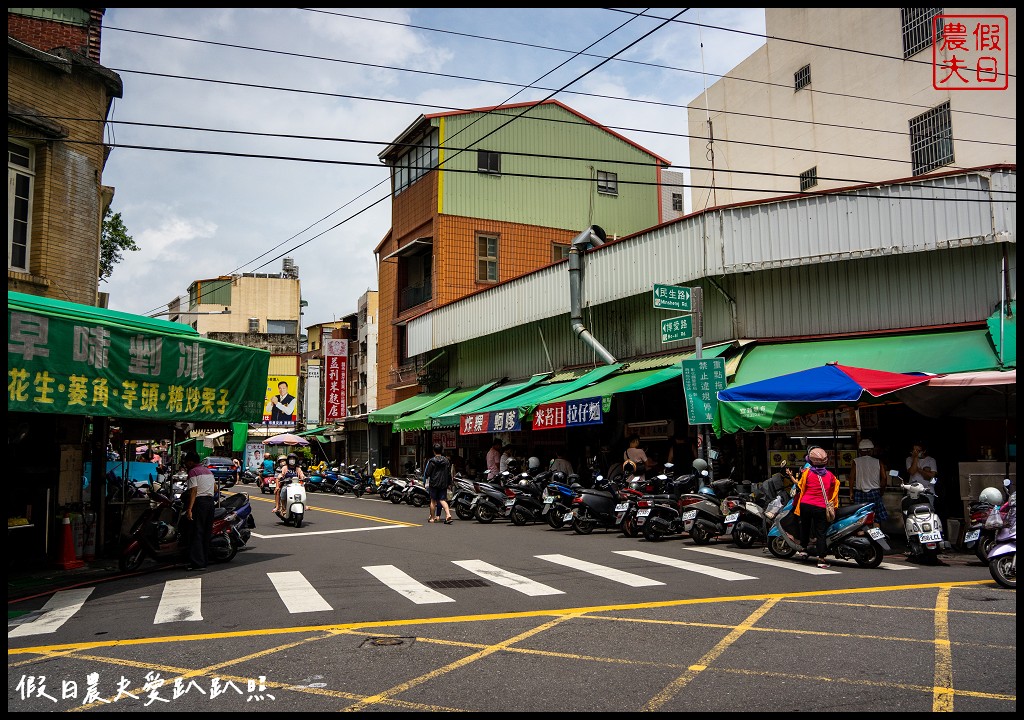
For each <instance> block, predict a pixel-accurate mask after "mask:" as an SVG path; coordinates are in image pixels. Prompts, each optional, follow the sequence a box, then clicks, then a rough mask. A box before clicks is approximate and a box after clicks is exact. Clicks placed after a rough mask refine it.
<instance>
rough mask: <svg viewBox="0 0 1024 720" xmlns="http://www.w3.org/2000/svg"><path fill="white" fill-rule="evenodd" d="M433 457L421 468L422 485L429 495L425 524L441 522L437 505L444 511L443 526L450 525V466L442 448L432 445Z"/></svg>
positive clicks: (435, 444)
mask: <svg viewBox="0 0 1024 720" xmlns="http://www.w3.org/2000/svg"><path fill="white" fill-rule="evenodd" d="M433 450H434V457H432V458H430V459H429V460H427V464H426V466H424V468H423V483H424V484H425V485H426V486H427V491H428V492H429V493H430V515H429V516H428V520H427V522H441V513H440V511H439V510H438V509H437V508H438V505H440V506H441V509H442V510H444V524H445V525H451V524H452V512H451V510H450V509H449V508H448V485H449V483H451V480H452V464H451V463H450V462H449V461H448V458H446V457H445V456H444V448H443V447H441V446H440V445H439V444H437V443H434V447H433Z"/></svg>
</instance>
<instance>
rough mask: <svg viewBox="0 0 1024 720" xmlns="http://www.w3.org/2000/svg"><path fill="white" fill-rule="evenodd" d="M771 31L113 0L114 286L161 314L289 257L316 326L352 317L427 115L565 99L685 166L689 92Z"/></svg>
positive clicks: (739, 23)
mask: <svg viewBox="0 0 1024 720" xmlns="http://www.w3.org/2000/svg"><path fill="white" fill-rule="evenodd" d="M641 13H645V15H643V16H641V15H640V14H641ZM680 13H681V14H680ZM709 26H714V27H709ZM763 33H764V11H763V9H761V8H752V9H729V8H715V9H696V8H692V9H689V10H686V11H685V12H684V11H683V9H682V8H676V9H672V8H653V9H647V11H646V12H645V9H643V8H636V9H607V8H582V9H571V8H548V9H544V8H541V9H530V8H497V9H487V8H469V9H453V8H377V9H357V8H328V9H322V10H316V9H299V8H242V9H223V8H221V9H213V8H163V9H161V8H155V9H148V8H108V9H107V11H106V14H105V15H104V19H103V35H102V47H101V56H100V62H101V64H102V65H103V66H105V67H107V68H109V69H111V70H113V71H115V72H117V73H118V74H119V75H120V77H121V79H122V81H123V83H124V93H123V97H122V98H120V99H116V100H115V102H114V106H113V109H112V111H111V113H110V114H109V116H108V120H111V121H113V122H110V123H109V124H108V127H107V131H106V140H107V142H109V143H111V144H113V145H115V147H114V148H113V150H112V152H111V154H110V157H109V159H108V160H107V164H106V167H105V168H104V171H103V182H104V184H105V185H108V186H111V187H113V188H114V189H115V194H114V199H113V202H112V204H111V209H112V210H113V211H114V212H117V213H120V214H121V218H122V220H123V221H124V224H125V226H126V228H127V231H128V234H130V235H131V236H132V238H133V239H134V240H135V242H136V244H137V245H138V246H139V247H140V248H141V249H140V250H139V251H136V252H125V253H124V257H123V260H122V261H121V262H120V263H119V264H118V265H116V266H115V268H114V272H113V274H112V276H111V277H110V278H109V279H108V280H107V281H106V282H103V283H101V284H100V290H101V291H103V292H108V293H109V294H110V300H109V304H110V307H111V308H113V309H115V310H121V311H125V312H131V313H137V314H140V315H151V314H154V313H158V312H161V311H165V310H166V308H167V304H168V303H169V302H171V301H172V300H173V299H174V298H176V297H178V296H181V295H183V294H185V293H186V291H187V289H188V286H189V285H190V284H191V283H192V282H193V281H194V280H198V279H206V278H212V277H219V276H221V275H231V274H237V273H250V272H257V273H278V272H280V271H281V268H282V262H283V258H286V257H287V258H291V259H292V260H293V261H294V263H295V264H296V265H297V266H298V268H299V278H300V282H301V288H302V298H303V299H304V300H306V301H307V302H308V306H307V307H306V308H305V310H304V314H303V317H302V322H301V325H302V328H303V331H304V330H305V328H307V327H309V326H310V325H314V324H317V323H324V322H331V321H333V320H337V319H340V318H341V317H343V316H345V315H347V314H350V313H353V312H355V311H356V303H357V301H358V299H359V297H360V296H361V295H362V294H363V293H365V292H366V291H367V290H376V289H377V265H376V258H375V256H374V254H373V249H374V247H376V245H377V244H378V243H379V242H380V241H381V239H382V238H383V237H384V236H385V234H386V233H387V231H388V229H389V227H390V225H391V203H390V197H389V179H388V172H387V170H386V168H385V166H384V165H382V164H381V162H380V160H379V159H378V157H377V156H378V154H379V153H380V152H381V151H382V150H383V149H384V148H385V147H386V146H387V145H388V144H389V143H391V142H392V141H393V140H394V139H396V138H397V136H398V135H399V134H400V133H401V132H402V131H404V130H405V129H406V128H407V127H409V125H411V124H412V123H413V122H415V121H416V119H417V118H418V117H419V116H420V115H424V114H429V113H436V112H444V111H451V110H455V109H467V108H480V107H489V106H493V105H499V104H503V103H508V102H512V103H520V102H526V101H536V100H543V99H546V98H548V97H553V98H554V99H557V100H559V101H561V102H562V103H564V104H566V105H568V106H569V107H571V108H573V109H575V110H577V111H579V112H581V113H582V114H584V115H586V116H587V117H590V118H591V119H593V120H594V121H596V122H598V123H601V124H602V125H605V126H607V127H609V128H611V129H613V130H615V131H616V132H618V133H620V134H622V135H624V136H626V137H627V138H629V139H630V140H632V141H634V142H636V143H637V144H639V145H641V146H643V147H645V148H647V149H648V150H650V151H652V152H653V153H655V154H656V155H659V156H661V157H663V158H666V159H667V160H669V161H670V162H671V163H672V165H673V166H674V167H677V166H685V165H687V164H688V162H689V152H688V147H687V139H686V137H685V133H686V127H687V117H686V105H687V103H689V102H691V101H692V100H693V99H694V98H695V97H697V96H698V95H699V94H700V93H701V92H702V91H703V89H704V87H705V85H711V84H712V83H713V82H714V81H715V80H716V79H717V76H719V75H721V74H723V73H726V72H728V71H729V70H731V69H732V68H733V67H734V66H735V65H736V64H738V63H739V62H740V61H741V60H743V59H744V58H745V57H747V56H748V55H750V54H751V53H752V52H754V51H755V50H756V49H757V48H758V47H760V46H761V45H763V44H764V38H763ZM613 56H614V57H613ZM610 57H611V58H612V59H610V60H609V59H608V58H610ZM170 126H173V127H170ZM688 199H689V198H688V196H687V200H688Z"/></svg>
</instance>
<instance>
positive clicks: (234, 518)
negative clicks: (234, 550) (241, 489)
mask: <svg viewBox="0 0 1024 720" xmlns="http://www.w3.org/2000/svg"><path fill="white" fill-rule="evenodd" d="M221 516H223V517H224V521H225V522H227V523H229V524H230V525H231V527H232V529H233V531H234V532H233V533H232V535H231V541H232V542H234V543H235V544H236V545H238V546H239V547H241V546H243V545H247V544H248V543H249V539H250V538H251V537H252V529H253V528H255V527H256V519H255V518H254V517H253V516H252V504H251V503H250V502H249V494H248V493H234V494H233V495H229V496H228V497H227V498H226V499H225V500H224V501H223V502H221V504H220V507H219V508H217V509H216V510H214V511H213V519H214V521H215V522H216V520H217V519H218V518H220V517H221Z"/></svg>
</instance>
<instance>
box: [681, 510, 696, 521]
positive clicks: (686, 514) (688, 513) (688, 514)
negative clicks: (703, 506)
mask: <svg viewBox="0 0 1024 720" xmlns="http://www.w3.org/2000/svg"><path fill="white" fill-rule="evenodd" d="M696 517H697V511H696V510H687V511H686V512H684V513H683V520H693V519H694V518H696Z"/></svg>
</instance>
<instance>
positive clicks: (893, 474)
mask: <svg viewBox="0 0 1024 720" xmlns="http://www.w3.org/2000/svg"><path fill="white" fill-rule="evenodd" d="M899 476H900V471H899V470H890V471H889V477H899Z"/></svg>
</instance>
